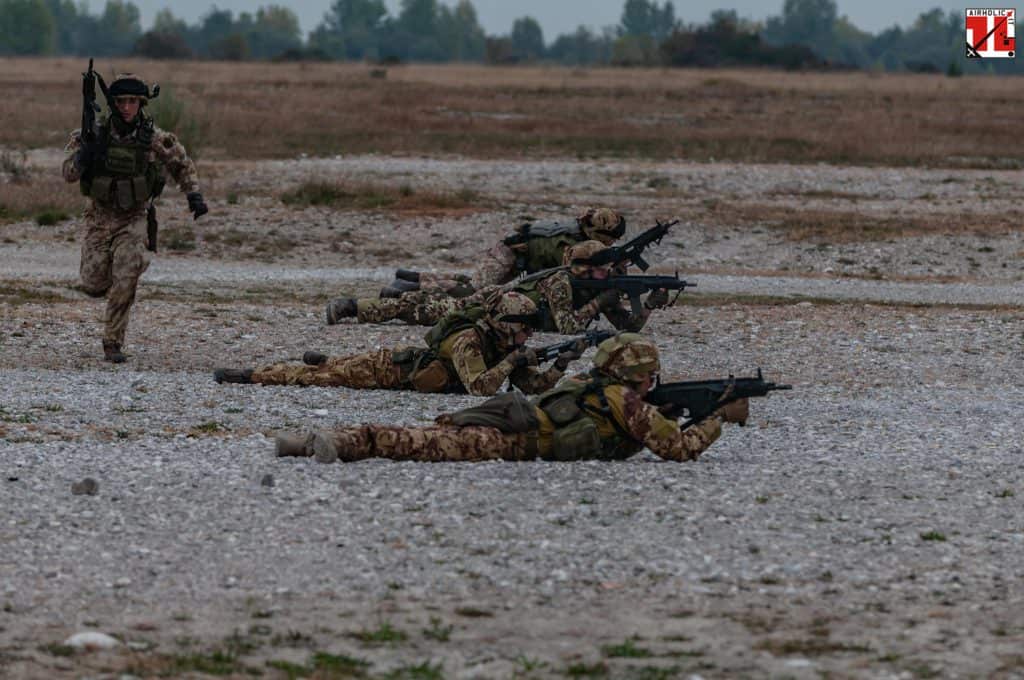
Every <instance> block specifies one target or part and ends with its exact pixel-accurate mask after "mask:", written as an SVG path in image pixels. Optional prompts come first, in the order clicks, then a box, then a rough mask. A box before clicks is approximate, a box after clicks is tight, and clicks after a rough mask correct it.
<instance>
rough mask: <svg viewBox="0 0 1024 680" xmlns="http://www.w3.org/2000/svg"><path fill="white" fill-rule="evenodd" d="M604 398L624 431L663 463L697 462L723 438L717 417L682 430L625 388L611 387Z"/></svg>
mask: <svg viewBox="0 0 1024 680" xmlns="http://www.w3.org/2000/svg"><path fill="white" fill-rule="evenodd" d="M606 395H607V397H608V406H609V408H611V410H612V415H613V417H614V418H615V420H616V421H618V423H619V424H620V425H621V426H622V428H623V430H625V431H626V432H628V433H629V435H630V436H631V437H632V438H634V439H635V440H636V441H638V442H643V444H644V446H646V447H647V448H649V449H650V450H651V451H652V452H653V453H654V454H655V455H657V456H660V457H661V458H664V459H666V460H674V461H686V460H696V459H697V457H698V456H700V454H701V453H703V452H704V450H705V449H707V448H708V447H709V446H711V444H712V443H714V441H715V440H716V439H718V437H719V435H721V434H722V420H721V419H720V418H719V417H717V416H713V417H711V418H706V419H705V420H703V421H701V422H700V423H697V424H695V425H691V426H690V427H688V428H686V429H685V430H681V429H679V423H677V422H676V421H675V420H671V419H669V418H666V417H665V416H663V415H662V414H661V412H660V411H658V409H657V408H655V407H654V406H651V405H650V404H648V403H647V402H646V401H644V400H643V399H642V398H641V397H640V395H639V394H638V393H636V392H634V391H633V390H631V389H629V388H628V387H624V386H619V385H613V386H611V387H609V388H607V390H606Z"/></svg>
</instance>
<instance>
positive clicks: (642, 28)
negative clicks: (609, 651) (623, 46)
mask: <svg viewBox="0 0 1024 680" xmlns="http://www.w3.org/2000/svg"><path fill="white" fill-rule="evenodd" d="M675 25H676V8H675V5H673V4H672V2H671V1H668V2H666V3H665V5H664V6H659V5H658V3H657V2H653V1H652V0H626V3H625V4H624V5H623V7H622V17H621V18H620V19H619V29H618V32H619V36H620V37H621V36H636V37H639V36H649V37H651V38H653V39H654V40H655V41H661V40H664V39H665V38H666V37H667V36H668V35H669V34H670V33H671V32H672V30H673V29H674V28H675ZM627 44H638V43H635V41H634V42H633V43H627Z"/></svg>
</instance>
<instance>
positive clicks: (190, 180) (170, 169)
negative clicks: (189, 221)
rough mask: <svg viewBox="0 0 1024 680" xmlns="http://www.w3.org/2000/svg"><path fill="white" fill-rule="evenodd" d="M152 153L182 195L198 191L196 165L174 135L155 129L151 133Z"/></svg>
mask: <svg viewBox="0 0 1024 680" xmlns="http://www.w3.org/2000/svg"><path fill="white" fill-rule="evenodd" d="M150 148H151V149H152V150H153V153H154V154H155V155H156V159H157V161H159V162H160V163H161V164H162V165H163V166H164V167H165V168H167V173H168V174H169V175H170V176H171V178H172V179H173V180H174V182H175V183H176V184H177V185H178V188H179V189H181V192H182V193H183V194H188V193H192V192H195V191H199V173H198V172H197V171H196V164H195V163H194V162H193V161H192V159H191V158H189V155H188V153H187V152H186V151H185V147H184V146H182V144H181V142H180V141H178V138H177V137H176V136H175V135H174V133H171V132H166V131H164V130H161V129H160V128H156V129H155V130H154V132H153V144H152V145H151V146H150Z"/></svg>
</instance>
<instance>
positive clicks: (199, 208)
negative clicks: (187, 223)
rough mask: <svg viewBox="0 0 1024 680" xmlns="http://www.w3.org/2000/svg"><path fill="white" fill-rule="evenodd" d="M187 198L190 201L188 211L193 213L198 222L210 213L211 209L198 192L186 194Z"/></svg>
mask: <svg viewBox="0 0 1024 680" xmlns="http://www.w3.org/2000/svg"><path fill="white" fill-rule="evenodd" d="M185 198H186V199H188V209H189V210H190V211H191V212H192V215H193V216H194V217H193V219H196V220H198V219H199V218H200V217H202V216H203V215H205V214H206V213H208V212H210V209H209V208H207V207H206V201H204V200H203V195H202V194H201V193H199V192H198V191H190V192H188V193H187V194H185Z"/></svg>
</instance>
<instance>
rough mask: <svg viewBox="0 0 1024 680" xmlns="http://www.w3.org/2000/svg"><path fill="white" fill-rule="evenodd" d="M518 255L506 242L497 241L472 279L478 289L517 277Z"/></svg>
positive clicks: (478, 266)
mask: <svg viewBox="0 0 1024 680" xmlns="http://www.w3.org/2000/svg"><path fill="white" fill-rule="evenodd" d="M516 274H517V272H516V255H515V253H514V252H512V249H511V248H509V247H508V246H507V245H505V244H504V243H501V242H500V241H499V242H498V243H496V244H495V245H494V246H493V247H492V248H491V249H490V250H488V251H487V253H486V254H485V255H484V256H483V258H482V259H481V262H480V264H479V265H477V268H476V270H475V271H474V272H473V277H472V279H471V280H470V281H471V283H472V284H473V287H474V288H476V289H477V290H480V289H481V288H484V287H486V286H495V285H498V284H499V283H508V282H509V281H511V280H512V279H514V278H515V277H516Z"/></svg>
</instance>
